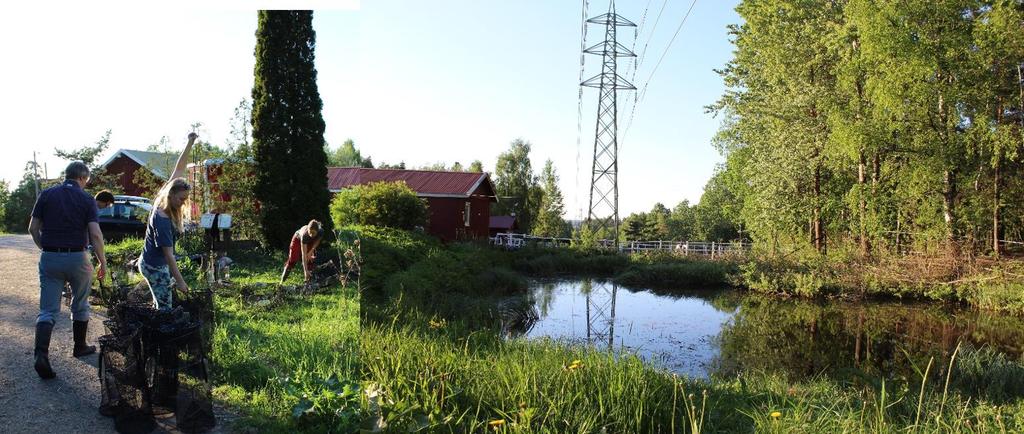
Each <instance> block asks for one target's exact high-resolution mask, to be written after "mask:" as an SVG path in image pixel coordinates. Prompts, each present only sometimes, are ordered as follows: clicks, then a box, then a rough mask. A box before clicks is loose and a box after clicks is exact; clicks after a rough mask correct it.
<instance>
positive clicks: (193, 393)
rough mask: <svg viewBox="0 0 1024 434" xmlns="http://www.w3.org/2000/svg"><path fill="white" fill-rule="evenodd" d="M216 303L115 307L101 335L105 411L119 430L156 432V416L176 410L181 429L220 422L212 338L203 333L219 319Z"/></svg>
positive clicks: (200, 301)
mask: <svg viewBox="0 0 1024 434" xmlns="http://www.w3.org/2000/svg"><path fill="white" fill-rule="evenodd" d="M211 301H212V294H206V295H205V299H198V300H194V301H192V302H191V303H187V302H183V303H182V304H181V305H179V306H178V307H175V308H174V309H170V310H166V309H165V310H157V309H154V308H153V307H152V306H151V304H149V303H147V302H140V301H128V300H126V301H123V302H120V303H117V304H116V305H114V306H113V307H112V308H111V309H110V315H111V319H110V320H107V321H104V325H105V326H106V327H107V329H108V330H109V331H110V334H108V335H106V336H103V337H101V338H100V347H101V362H100V382H101V388H102V397H101V405H100V412H101V413H102V414H104V415H107V416H113V417H114V418H115V428H116V429H117V430H118V432H122V433H143V432H150V431H152V430H153V429H154V428H155V427H156V424H155V421H154V420H153V416H154V415H158V416H159V415H169V414H170V413H174V415H175V417H176V425H177V426H176V429H177V430H178V431H181V432H188V433H192V432H203V431H206V430H208V429H210V428H212V427H213V426H214V425H215V424H216V420H215V418H214V414H213V401H212V397H211V389H210V384H209V366H208V361H207V358H206V355H207V354H209V348H208V347H207V346H206V345H207V344H206V342H208V340H207V339H204V336H203V333H202V330H203V329H204V325H205V326H206V327H209V325H210V324H212V322H213V321H212V318H213V314H212V303H210V302H211ZM192 311H194V312H195V313H196V314H195V315H193V313H192ZM198 318H203V319H204V320H205V319H208V320H209V321H208V322H207V321H201V320H199V319H198Z"/></svg>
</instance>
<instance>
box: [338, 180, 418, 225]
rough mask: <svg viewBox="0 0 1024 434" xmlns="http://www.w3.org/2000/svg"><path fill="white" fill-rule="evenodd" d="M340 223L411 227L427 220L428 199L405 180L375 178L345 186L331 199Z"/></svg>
mask: <svg viewBox="0 0 1024 434" xmlns="http://www.w3.org/2000/svg"><path fill="white" fill-rule="evenodd" d="M331 217H332V218H333V219H334V221H335V223H337V224H339V225H371V226H383V227H391V228H398V229H406V230H411V229H415V228H417V227H424V226H426V224H427V203H426V201H425V200H423V199H420V198H419V197H417V196H416V192H414V191H412V189H410V188H409V186H408V185H406V184H405V182H401V181H396V182H374V183H370V184H366V185H357V186H354V187H351V188H347V189H345V190H342V191H341V192H339V193H338V194H337V195H335V196H334V200H332V201H331Z"/></svg>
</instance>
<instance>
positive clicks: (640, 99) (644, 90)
mask: <svg viewBox="0 0 1024 434" xmlns="http://www.w3.org/2000/svg"><path fill="white" fill-rule="evenodd" d="M696 4H697V0H693V1H691V2H690V8H689V9H687V10H686V15H683V20H682V21H680V22H679V26H678V27H676V32H675V33H674V34H672V39H670V40H669V41H668V45H666V46H665V51H663V52H662V53H661V57H659V58H658V63H655V64H654V69H652V70H651V74H650V75H649V76H647V81H645V82H644V84H643V86H641V87H640V91H639V92H638V93H639V94H640V96H639V97H638V98H637V101H636V103H634V104H633V110H632V111H631V113H630V114H629V122H627V123H626V129H625V131H623V133H622V135H623V138H625V136H626V134H628V133H629V127H631V126H632V125H633V117H634V116H635V115H636V106H637V105H640V104H641V103H643V102H644V97H645V96H646V95H647V87H648V85H650V83H651V79H652V78H654V73H655V72H658V67H659V66H661V62H662V61H663V60H665V55H667V54H668V50H669V49H670V48H672V43H674V42H675V41H676V37H678V36H679V32H680V31H681V30H683V25H684V24H686V19H687V18H689V17H690V12H693V7H694V6H695V5H696Z"/></svg>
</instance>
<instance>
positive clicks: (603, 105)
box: [580, 0, 636, 246]
mask: <svg viewBox="0 0 1024 434" xmlns="http://www.w3.org/2000/svg"><path fill="white" fill-rule="evenodd" d="M587 22H588V23H591V24H604V26H605V31H604V33H605V38H604V41H602V42H600V43H598V44H596V45H594V46H592V47H590V48H587V49H586V50H583V52H584V53H587V54H597V55H600V56H601V59H602V62H601V63H602V65H601V73H600V74H598V75H595V76H593V77H591V78H590V79H589V80H586V81H584V82H583V83H580V85H581V86H586V87H593V88H597V89H600V97H599V99H598V104H597V124H596V126H595V127H594V161H593V165H592V166H591V177H590V207H589V214H587V222H588V224H590V225H591V229H592V230H594V231H595V233H597V234H600V236H602V237H610V238H611V239H612V240H615V245H616V246H618V239H619V180H618V176H619V144H618V134H619V126H618V114H619V109H618V104H617V102H616V96H615V95H616V92H617V91H618V90H620V89H621V90H636V87H634V86H633V85H632V84H630V83H629V82H628V81H626V79H624V78H622V77H621V76H619V74H618V72H616V67H617V59H618V58H619V57H636V54H633V52H632V51H630V50H629V49H628V48H626V47H625V46H623V45H622V44H620V43H618V42H616V41H615V30H616V28H617V27H619V26H630V27H636V24H633V23H632V22H631V21H629V20H627V19H625V18H623V17H621V16H619V15H618V14H616V13H615V0H611V1H610V3H609V4H608V13H606V14H604V15H599V16H596V17H594V18H591V19H589V20H587ZM609 231H610V232H609Z"/></svg>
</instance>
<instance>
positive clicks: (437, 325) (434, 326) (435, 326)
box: [430, 318, 447, 329]
mask: <svg viewBox="0 0 1024 434" xmlns="http://www.w3.org/2000/svg"><path fill="white" fill-rule="evenodd" d="M446 323H447V322H446V321H445V320H444V318H441V320H440V321H434V320H430V328H432V329H439V328H442V327H444V326H445V324H446Z"/></svg>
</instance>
